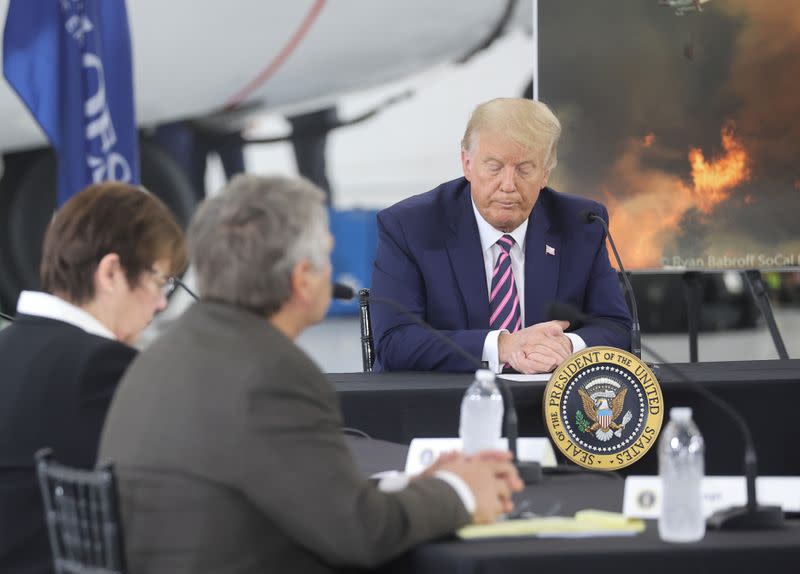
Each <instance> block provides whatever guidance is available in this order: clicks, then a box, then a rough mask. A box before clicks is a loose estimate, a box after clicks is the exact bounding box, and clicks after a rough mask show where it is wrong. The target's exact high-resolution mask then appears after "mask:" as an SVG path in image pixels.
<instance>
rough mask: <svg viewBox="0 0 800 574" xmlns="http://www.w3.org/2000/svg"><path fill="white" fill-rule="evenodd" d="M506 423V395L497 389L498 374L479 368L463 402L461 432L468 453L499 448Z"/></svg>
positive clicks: (459, 432)
mask: <svg viewBox="0 0 800 574" xmlns="http://www.w3.org/2000/svg"><path fill="white" fill-rule="evenodd" d="M502 425H503V397H502V395H501V394H500V391H499V390H497V385H496V384H495V381H494V373H493V372H491V371H487V370H485V369H481V370H478V371H475V380H474V381H473V383H472V384H471V385H470V386H469V388H468V389H467V391H466V392H465V393H464V399H463V400H462V401H461V422H460V424H459V429H458V435H459V436H460V437H461V441H462V450H463V451H464V453H465V454H473V453H476V452H478V451H481V450H485V449H496V448H497V447H498V446H497V441H498V439H499V438H500V431H501V427H502Z"/></svg>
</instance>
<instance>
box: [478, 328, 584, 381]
mask: <svg viewBox="0 0 800 574" xmlns="http://www.w3.org/2000/svg"><path fill="white" fill-rule="evenodd" d="M500 333H508V329H501V330H498V331H489V333H488V334H487V335H486V339H484V341H483V354H482V355H481V360H482V361H486V362H487V363H488V365H489V366H488V369H489V370H490V371H492V372H493V373H499V372H500V371H501V370H502V368H503V366H502V365H501V364H500V349H498V348H497V342H498V341H497V340H498V339H499V338H500ZM578 338H579V339H580V337H578ZM584 346H585V345H584Z"/></svg>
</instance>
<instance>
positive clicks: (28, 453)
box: [0, 315, 136, 574]
mask: <svg viewBox="0 0 800 574" xmlns="http://www.w3.org/2000/svg"><path fill="white" fill-rule="evenodd" d="M135 355H136V350H135V349H133V348H132V347H129V346H127V345H124V344H123V343H120V342H118V341H113V340H110V339H106V338H103V337H98V336H96V335H91V334H89V333H87V332H86V331H83V330H82V329H79V328H78V327H75V326H73V325H70V324H68V323H64V322H62V321H55V320H53V319H45V318H40V317H32V316H27V315H18V316H17V320H16V321H15V322H14V323H13V324H12V325H10V326H8V327H6V328H5V329H3V330H2V331H0V572H14V573H15V574H16V573H26V574H28V573H31V574H33V573H40V572H42V573H43V572H52V563H51V557H50V545H49V543H48V539H47V529H46V527H45V523H44V512H43V510H42V502H41V496H40V494H39V486H38V482H37V480H36V474H35V469H34V461H33V455H34V453H35V452H36V451H37V450H38V449H40V448H43V447H51V448H53V450H54V452H55V456H56V459H57V460H58V461H59V462H62V463H64V464H66V465H69V466H77V467H83V468H92V467H93V466H94V463H95V455H96V454H97V445H98V442H99V440H100V431H101V429H102V427H103V421H104V419H105V415H106V411H107V409H108V405H109V404H110V403H111V397H112V396H113V394H114V391H115V389H116V387H117V383H118V382H119V380H120V378H121V377H122V373H123V372H124V371H125V369H126V368H127V366H128V364H129V363H130V362H131V361H132V360H133V357H134V356H135Z"/></svg>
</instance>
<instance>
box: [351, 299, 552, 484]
mask: <svg viewBox="0 0 800 574" xmlns="http://www.w3.org/2000/svg"><path fill="white" fill-rule="evenodd" d="M359 297H360V298H361V300H362V303H363V302H364V301H365V300H366V299H367V298H369V300H370V301H372V302H374V303H384V304H386V305H389V306H390V307H392V308H393V309H395V310H396V311H398V312H399V313H400V314H401V315H403V316H404V317H406V318H408V319H411V320H412V321H413V322H414V323H416V324H417V325H419V326H420V327H422V328H423V329H425V330H426V331H428V332H429V333H431V334H433V335H434V336H435V337H436V338H437V339H439V340H440V341H441V342H442V343H444V344H445V345H447V346H448V347H450V349H451V350H452V351H454V352H455V353H456V354H458V355H459V356H460V357H462V358H464V359H465V360H466V361H467V362H469V363H470V364H472V365H473V366H474V367H475V368H476V369H485V367H484V365H483V362H481V361H480V360H479V359H477V358H475V357H473V356H472V355H471V354H469V353H468V352H467V351H466V350H465V349H464V348H462V347H461V346H460V345H458V344H457V343H456V342H455V341H453V340H452V339H450V338H449V337H447V336H445V335H444V334H442V333H441V332H440V331H438V330H437V329H435V328H434V327H433V326H432V325H430V324H428V323H427V322H425V321H423V320H422V319H420V318H419V317H417V316H416V315H414V314H413V313H412V312H411V311H409V310H408V309H406V308H405V307H403V306H402V305H401V304H400V303H398V302H396V301H393V300H392V299H387V298H385V297H376V296H374V295H372V294H369V295H367V294H366V293H365V292H364V291H362V292H361V293H360V294H359ZM370 336H371V333H370ZM495 382H496V383H497V386H498V388H499V390H500V394H501V395H502V396H503V403H504V405H505V406H506V408H505V409H504V411H505V412H504V425H503V427H504V430H505V433H506V438H507V439H508V450H509V451H511V458H512V461H513V462H514V466H515V467H516V468H517V472H518V473H519V477H520V479H521V480H522V481H523V482H524V483H525V484H535V483H537V482H541V480H542V466H541V464H539V463H538V462H533V461H525V462H523V461H520V460H519V457H518V456H517V438H518V437H519V419H518V417H517V407H516V404H515V403H514V395H513V394H512V393H511V390H510V389H509V388H508V385H507V384H506V381H505V380H503V379H502V378H500V377H495Z"/></svg>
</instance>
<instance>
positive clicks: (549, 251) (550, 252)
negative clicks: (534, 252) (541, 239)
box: [544, 245, 556, 255]
mask: <svg viewBox="0 0 800 574" xmlns="http://www.w3.org/2000/svg"><path fill="white" fill-rule="evenodd" d="M544 252H545V253H546V254H547V255H555V254H556V248H555V247H553V246H551V245H545V246H544Z"/></svg>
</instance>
